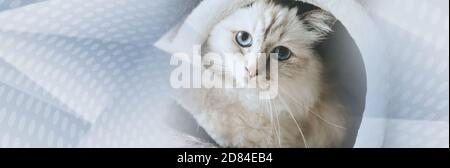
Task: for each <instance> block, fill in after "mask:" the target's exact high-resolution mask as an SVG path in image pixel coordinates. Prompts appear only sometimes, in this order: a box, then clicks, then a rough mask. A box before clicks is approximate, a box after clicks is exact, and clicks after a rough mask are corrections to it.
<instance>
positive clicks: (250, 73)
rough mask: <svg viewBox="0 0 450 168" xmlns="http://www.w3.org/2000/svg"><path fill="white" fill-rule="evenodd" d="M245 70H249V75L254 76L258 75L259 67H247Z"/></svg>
mask: <svg viewBox="0 0 450 168" xmlns="http://www.w3.org/2000/svg"><path fill="white" fill-rule="evenodd" d="M245 70H246V71H247V72H248V76H249V77H250V78H254V77H256V76H258V69H257V68H248V67H245Z"/></svg>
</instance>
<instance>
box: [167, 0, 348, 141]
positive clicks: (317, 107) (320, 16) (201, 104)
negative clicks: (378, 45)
mask: <svg viewBox="0 0 450 168" xmlns="http://www.w3.org/2000/svg"><path fill="white" fill-rule="evenodd" d="M296 13H297V11H296V9H291V10H289V9H288V8H285V7H282V6H279V5H275V4H274V3H272V2H270V1H268V0H260V1H257V2H255V3H254V4H253V5H251V6H249V7H245V8H242V9H238V10H236V11H235V12H234V13H232V14H231V15H229V16H228V17H226V18H225V19H223V20H222V21H221V22H220V23H218V24H217V25H216V26H215V27H214V28H213V30H212V32H211V34H210V36H209V38H208V41H207V42H206V44H205V47H206V52H215V53H220V54H226V53H238V52H243V54H248V53H269V52H270V51H271V50H272V49H273V48H274V47H276V46H280V45H282V46H285V47H287V48H289V49H290V50H291V51H292V53H293V57H292V58H291V59H289V60H287V61H285V62H280V64H279V74H271V75H278V76H277V77H278V79H279V95H278V97H276V98H274V99H272V100H261V99H258V98H257V97H256V96H255V94H256V93H258V92H255V90H254V89H253V90H252V89H185V90H182V91H180V95H179V96H176V97H177V101H178V102H179V103H180V104H181V105H182V106H183V107H184V108H186V109H187V110H188V111H190V112H191V113H192V114H193V116H194V117H195V119H196V120H197V122H198V123H199V124H200V125H201V126H202V127H203V128H204V129H205V130H206V131H207V132H208V133H209V134H210V136H211V137H212V138H213V139H214V140H216V142H217V143H218V144H219V145H221V146H223V147H339V146H340V145H341V143H342V140H343V137H344V135H345V125H346V123H345V112H344V108H343V107H342V105H341V104H340V102H339V101H338V100H337V99H336V98H335V97H334V93H333V91H332V90H331V89H330V88H329V87H328V85H327V84H326V83H324V80H323V77H324V75H323V72H324V67H323V64H322V62H321V60H320V58H319V57H318V56H317V55H316V54H315V53H314V51H313V50H312V49H311V48H312V46H313V45H314V44H315V43H316V42H318V41H319V40H321V39H322V38H323V37H324V36H325V35H326V34H327V33H328V32H329V31H330V30H331V28H330V25H331V24H332V23H333V22H334V18H333V17H332V16H331V15H330V14H328V13H326V12H324V11H321V10H317V11H312V12H309V13H307V14H306V15H305V16H304V17H303V19H302V20H300V19H299V18H300V17H299V16H296ZM269 27H270V29H269ZM237 31H247V32H249V33H250V34H252V37H253V39H254V43H253V45H252V47H249V48H241V47H239V46H238V45H237V44H236V43H235V42H234V35H235V32H237ZM266 33H267V34H268V35H267V38H265V34H266ZM262 57H264V56H262ZM204 59H208V58H204ZM232 59H233V60H236V61H239V62H241V63H242V65H244V66H243V67H240V68H237V71H239V72H233V71H234V69H229V70H231V71H230V72H228V73H220V72H217V73H218V74H221V75H223V76H224V77H228V78H232V79H235V80H236V81H237V82H238V83H244V82H245V76H239V75H238V76H236V75H234V74H245V65H248V62H252V61H257V60H258V59H264V58H257V57H234V58H232ZM220 66H223V67H224V68H227V66H228V65H227V64H226V63H225V64H223V65H220ZM212 70H213V71H214V69H212ZM256 79H257V78H254V79H252V80H256Z"/></svg>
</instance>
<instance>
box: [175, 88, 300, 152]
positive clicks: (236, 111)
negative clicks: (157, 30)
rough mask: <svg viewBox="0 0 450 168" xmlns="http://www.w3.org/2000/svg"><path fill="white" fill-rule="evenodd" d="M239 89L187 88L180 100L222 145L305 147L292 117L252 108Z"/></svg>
mask: <svg viewBox="0 0 450 168" xmlns="http://www.w3.org/2000/svg"><path fill="white" fill-rule="evenodd" d="M237 92H238V90H223V89H185V90H180V91H179V94H181V95H180V96H178V98H177V100H178V103H179V104H180V105H182V106H183V107H184V108H185V109H187V110H188V111H190V112H191V114H192V115H193V116H194V118H195V119H196V120H197V122H198V123H199V124H200V125H201V126H202V127H203V128H204V129H205V130H206V131H207V132H208V134H209V135H210V136H211V137H212V138H213V139H214V140H215V141H216V142H217V143H218V144H219V145H221V146H222V147H305V146H304V145H303V142H302V139H301V137H300V135H299V133H298V130H297V127H296V126H295V123H294V122H292V120H291V118H290V116H288V115H286V114H285V113H278V115H277V114H270V113H269V112H268V111H267V109H266V108H263V107H260V108H250V109H249V108H247V107H246V105H244V104H242V101H240V97H239V94H237ZM275 115H277V116H275Z"/></svg>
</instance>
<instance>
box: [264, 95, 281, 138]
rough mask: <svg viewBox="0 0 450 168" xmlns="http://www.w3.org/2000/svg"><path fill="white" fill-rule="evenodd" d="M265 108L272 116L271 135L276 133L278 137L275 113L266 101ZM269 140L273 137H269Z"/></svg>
mask: <svg viewBox="0 0 450 168" xmlns="http://www.w3.org/2000/svg"><path fill="white" fill-rule="evenodd" d="M264 107H265V108H266V111H268V112H269V115H270V127H271V130H270V134H271V135H273V134H274V133H275V134H276V135H278V133H277V130H275V124H274V118H273V112H272V110H271V109H270V108H269V103H268V102H267V101H264ZM269 139H271V136H269Z"/></svg>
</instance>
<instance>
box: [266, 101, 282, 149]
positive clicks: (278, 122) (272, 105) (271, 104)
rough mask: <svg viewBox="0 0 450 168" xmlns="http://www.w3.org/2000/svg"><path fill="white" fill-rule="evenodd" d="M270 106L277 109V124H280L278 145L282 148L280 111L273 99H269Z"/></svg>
mask: <svg viewBox="0 0 450 168" xmlns="http://www.w3.org/2000/svg"><path fill="white" fill-rule="evenodd" d="M269 103H270V106H271V107H272V108H274V110H275V116H276V120H277V126H278V145H279V147H280V148H281V147H282V146H281V125H280V118H279V115H280V113H279V111H278V109H277V108H276V107H275V105H274V104H273V102H272V100H269Z"/></svg>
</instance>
